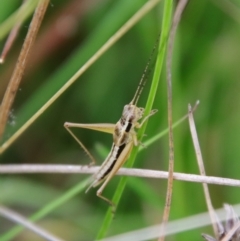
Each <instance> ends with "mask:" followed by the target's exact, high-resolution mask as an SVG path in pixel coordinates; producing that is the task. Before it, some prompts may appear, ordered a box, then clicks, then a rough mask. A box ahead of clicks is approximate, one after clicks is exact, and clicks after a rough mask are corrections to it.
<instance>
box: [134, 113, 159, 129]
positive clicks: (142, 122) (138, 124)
mask: <svg viewBox="0 0 240 241" xmlns="http://www.w3.org/2000/svg"><path fill="white" fill-rule="evenodd" d="M157 112H158V110H157V109H154V110H151V112H150V114H149V115H147V116H145V117H144V118H143V120H142V121H141V123H137V124H136V125H135V127H136V128H138V129H140V128H141V127H142V126H143V124H144V122H145V121H146V120H147V119H148V118H149V117H150V116H152V115H154V114H156V113H157Z"/></svg>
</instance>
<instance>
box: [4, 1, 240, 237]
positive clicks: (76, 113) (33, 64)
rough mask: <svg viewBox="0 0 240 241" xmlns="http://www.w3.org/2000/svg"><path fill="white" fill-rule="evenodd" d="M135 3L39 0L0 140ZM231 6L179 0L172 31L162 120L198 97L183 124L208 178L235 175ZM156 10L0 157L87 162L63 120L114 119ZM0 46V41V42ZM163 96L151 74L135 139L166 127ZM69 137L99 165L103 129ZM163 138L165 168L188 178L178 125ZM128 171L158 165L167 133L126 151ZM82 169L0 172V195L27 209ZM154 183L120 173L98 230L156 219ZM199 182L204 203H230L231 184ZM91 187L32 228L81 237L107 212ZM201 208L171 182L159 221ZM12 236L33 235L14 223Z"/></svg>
mask: <svg viewBox="0 0 240 241" xmlns="http://www.w3.org/2000/svg"><path fill="white" fill-rule="evenodd" d="M144 3H145V1H143V0H135V1H127V0H120V1H109V0H101V1H100V0H99V1H79V0H71V1H60V0H59V1H56V0H53V1H51V3H50V5H49V7H48V10H47V13H46V16H45V18H44V21H43V23H42V26H41V29H40V32H39V34H38V37H37V39H36V43H35V45H34V49H33V51H32V54H31V56H30V60H29V61H28V66H27V69H26V71H25V74H24V78H23V82H22V84H21V88H20V89H19V91H18V93H17V98H16V100H15V102H14V106H13V109H12V115H11V118H10V120H9V125H8V128H7V131H6V132H5V137H4V139H5V140H6V139H7V138H8V137H9V136H11V135H12V133H14V132H15V131H16V130H17V129H18V128H19V127H20V126H21V125H22V124H23V123H24V122H25V121H26V120H27V119H28V118H29V117H30V116H31V115H32V114H34V113H35V112H36V110H38V109H39V108H40V107H41V106H42V104H44V103H45V102H46V101H47V100H48V99H49V98H50V97H51V96H52V95H53V94H54V93H55V92H56V91H57V90H58V89H59V87H60V86H62V85H63V83H65V82H66V81H67V80H68V79H69V78H70V77H71V76H72V75H73V74H74V73H75V72H76V71H77V70H78V69H79V68H80V67H81V66H82V64H83V63H85V62H86V60H88V59H89V58H90V57H91V56H92V54H93V53H95V52H96V50H98V49H99V47H100V46H102V44H103V43H105V41H106V40H107V39H108V38H109V37H110V36H111V34H113V33H115V32H116V31H117V30H118V29H119V28H120V27H121V26H122V25H123V23H125V22H126V21H127V20H128V19H129V18H130V17H131V16H132V15H133V14H134V13H135V12H136V11H137V10H138V9H139V8H140V7H141V6H142V5H143V4H144ZM229 4H230V5H229ZM231 4H232V5H231ZM18 7H19V3H18V2H16V1H13V0H11V1H7V2H4V3H3V2H2V3H0V20H1V22H3V21H4V20H5V19H7V18H8V17H9V16H10V14H11V13H12V12H14V11H15V10H16V9H17V8H18ZM239 7H240V3H239V1H237V0H236V1H231V2H230V1H229V2H228V1H222V0H221V1H205V0H202V1H190V2H189V4H188V5H187V8H186V9H185V11H184V14H183V16H182V19H181V22H180V26H179V28H178V31H177V36H176V40H175V47H174V56H173V72H172V77H173V116H174V120H175V121H176V120H178V119H179V118H180V117H182V116H183V115H185V114H186V113H187V105H188V103H192V104H194V103H195V102H196V100H200V106H199V107H198V109H197V111H196V112H195V121H196V126H197V130H198V135H199V141H200V145H201V150H202V154H203V158H204V163H205V168H206V172H207V174H208V175H211V176H219V177H229V178H235V179H239V170H240V164H239V158H240V153H239V146H238V145H239V144H238V143H240V140H239V138H240V122H239V120H240V112H239V108H240V95H239V94H240V81H239V76H240V68H239V63H240V48H239V43H240V28H239V24H240V15H239V14H238V13H239V12H240V10H239ZM162 10H163V3H160V4H159V5H158V6H157V7H155V8H154V9H153V10H152V11H151V12H150V13H148V14H147V15H146V16H145V17H143V18H142V20H141V21H140V22H139V23H137V24H136V25H135V26H134V27H133V28H132V29H131V30H130V31H129V32H128V33H127V34H125V35H124V36H123V37H122V38H121V39H120V41H118V42H117V43H116V44H115V45H114V46H113V47H112V48H111V49H109V50H108V51H107V52H106V53H105V54H104V55H103V56H102V57H101V58H100V59H99V60H98V61H97V62H96V63H95V64H94V65H92V66H91V67H90V68H89V69H88V70H87V71H86V72H85V73H84V74H83V75H82V76H81V77H80V78H79V79H78V80H77V81H76V82H75V83H74V84H73V85H72V86H71V87H70V88H69V89H68V90H67V91H66V92H65V93H64V94H63V95H62V96H61V97H60V98H59V99H58V100H57V101H56V102H55V103H54V104H53V105H52V106H51V107H50V108H49V109H48V110H47V111H46V112H45V113H44V114H43V115H42V116H41V117H40V118H39V119H38V120H37V121H36V122H35V123H34V124H33V125H32V126H31V127H30V128H29V129H27V131H25V133H24V134H23V135H22V136H21V137H20V138H19V139H18V140H17V141H16V142H15V143H14V144H13V145H12V146H11V147H10V148H9V149H8V150H6V151H5V152H4V153H3V155H2V156H1V163H2V164H23V163H31V164H33V163H39V164H80V165H84V164H87V163H88V162H89V160H88V158H87V156H86V155H85V154H84V152H83V151H82V150H81V149H80V148H79V146H78V144H77V143H76V142H75V141H74V140H73V139H72V137H71V136H70V135H69V134H68V133H67V131H66V130H65V129H64V128H63V123H64V122H65V121H69V122H79V123H115V122H117V120H118V119H119V117H120V115H121V112H122V108H123V106H124V105H125V104H127V103H128V102H129V101H130V100H131V99H132V97H133V94H134V93H135V90H136V87H137V84H138V81H139V79H140V78H141V75H142V73H143V70H144V68H145V66H146V63H147V60H148V58H149V56H150V53H151V50H152V48H153V46H154V44H155V42H156V39H157V36H158V34H159V32H160V31H161V29H160V28H161V27H160V26H161V19H162ZM29 23H30V19H28V20H27V21H26V22H24V24H23V25H22V28H21V30H20V33H19V36H18V38H17V39H16V42H15V44H14V46H13V48H12V49H11V51H10V53H9V56H8V57H7V59H6V61H5V64H3V65H2V66H0V76H1V81H0V95H1V97H2V96H3V94H4V91H5V89H6V85H7V83H8V81H9V79H10V77H11V73H12V71H13V68H14V65H15V63H16V60H17V56H18V54H19V51H20V48H21V46H22V43H23V40H24V38H25V36H26V32H27V30H28V26H29ZM3 44H4V40H3V41H1V47H3ZM153 64H154V63H153ZM153 64H152V66H153ZM164 73H165V68H164ZM149 79H150V80H151V78H149ZM149 82H150V81H149ZM149 82H148V83H147V85H146V88H145V90H144V91H143V94H142V96H141V98H140V103H139V105H140V106H144V105H145V102H146V98H147V94H148V91H149V86H150V83H149ZM166 96H167V87H166V77H165V74H163V75H162V78H161V81H160V86H159V90H158V94H157V98H156V101H155V103H154V108H157V109H158V110H159V112H158V113H157V114H156V115H155V116H154V117H152V118H151V119H150V121H149V125H148V128H147V130H146V134H147V136H146V137H145V138H144V140H147V139H148V138H150V137H151V136H153V135H155V134H157V133H159V132H160V131H162V130H164V129H165V128H167V98H166ZM74 133H76V134H77V135H78V136H79V138H80V139H81V140H82V141H83V143H84V144H85V145H86V146H87V147H88V149H89V150H90V151H91V153H93V155H94V156H95V157H96V159H97V162H98V164H101V162H102V161H103V160H104V156H102V154H101V153H102V152H104V151H102V150H107V151H108V150H109V149H110V146H111V143H112V137H111V135H106V134H104V133H103V134H102V133H100V132H94V131H90V130H82V129H79V130H74ZM144 140H143V141H144ZM174 144H175V171H177V172H183V173H196V174H197V173H198V167H197V163H196V158H195V153H194V150H193V144H192V140H191V136H190V132H189V126H188V122H187V121H185V122H184V123H183V124H182V125H180V126H179V127H177V129H175V130H174ZM99 150H100V151H99ZM135 167H138V168H146V169H154V170H167V168H168V137H167V136H165V137H164V138H162V139H161V140H160V141H158V142H156V143H155V144H154V145H152V146H151V147H148V148H147V149H146V150H145V151H143V152H142V153H141V154H140V155H138V157H137V161H136V163H135ZM85 177H86V175H76V174H72V175H70V174H69V175H64V174H59V175H56V174H54V175H53V174H44V175H43V174H38V175H36V174H34V175H31V174H25V175H10V174H9V175H2V176H1V177H0V193H1V195H0V202H1V204H3V205H6V206H7V207H9V208H12V209H14V210H16V211H18V212H19V213H21V214H22V215H24V216H29V215H31V214H33V213H35V212H36V211H37V210H39V209H41V208H42V207H44V205H46V204H48V203H49V202H51V201H52V200H54V199H57V198H58V197H59V196H60V195H62V194H63V193H64V192H66V191H67V190H69V189H70V188H71V187H72V186H74V185H76V184H77V183H79V182H80V181H81V180H83V179H84V178H85ZM118 181H119V177H114V179H113V180H112V181H111V182H110V183H109V185H108V186H107V188H106V189H105V190H104V194H105V196H107V197H111V196H112V194H113V193H114V191H115V188H116V186H117V183H118ZM166 185H167V182H166V180H155V179H141V178H129V179H128V185H127V188H126V190H125V191H124V194H123V196H122V200H121V202H120V205H119V207H118V210H117V212H116V216H115V219H114V221H113V223H112V225H111V228H110V230H109V233H108V235H114V234H119V233H122V232H127V231H131V230H134V229H137V228H143V227H146V226H150V225H155V224H157V223H159V222H160V221H161V219H162V211H163V208H164V202H165V195H166ZM209 188H210V194H211V198H212V202H213V205H214V207H215V208H220V207H222V204H223V203H230V204H237V203H239V200H240V198H239V197H240V196H239V189H237V188H234V187H227V186H216V185H210V186H209ZM95 192H96V190H93V189H92V190H91V191H89V193H87V194H84V192H82V193H79V194H78V195H77V196H75V198H74V199H71V200H70V201H68V202H66V203H65V204H64V205H62V206H61V207H59V208H58V209H56V210H54V211H52V212H51V213H50V214H49V215H47V217H45V218H44V219H42V220H40V222H39V224H41V225H42V226H43V227H47V229H48V230H50V231H52V232H53V233H55V234H56V235H58V236H59V237H62V238H63V239H65V240H93V239H94V238H95V236H96V234H97V232H98V230H99V228H100V227H101V223H102V221H103V218H104V215H105V212H106V210H107V205H106V203H104V202H103V201H102V200H100V199H99V198H97V197H96V195H95ZM205 211H207V208H206V204H205V198H204V195H203V191H202V186H201V185H200V184H196V183H186V182H179V181H176V182H174V190H173V201H172V209H171V215H170V219H171V220H174V219H178V218H183V217H187V216H190V215H193V214H197V213H201V212H205ZM12 226H13V224H12V223H11V222H9V221H7V220H6V219H3V218H0V234H3V233H5V232H6V231H8V230H9V229H10V228H11V227H12ZM201 232H208V233H209V234H211V233H212V230H211V228H209V227H208V228H201V229H199V230H193V231H190V232H184V233H181V234H176V235H174V236H170V237H168V238H167V240H202V239H201V237H200V233H201ZM15 240H42V239H40V238H38V237H36V236H32V234H31V233H30V232H27V231H25V232H23V233H22V234H21V235H20V236H18V237H17V238H16V239H15Z"/></svg>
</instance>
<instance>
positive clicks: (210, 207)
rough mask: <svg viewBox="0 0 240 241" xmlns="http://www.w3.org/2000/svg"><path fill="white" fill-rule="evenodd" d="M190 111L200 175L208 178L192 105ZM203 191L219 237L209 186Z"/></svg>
mask: <svg viewBox="0 0 240 241" xmlns="http://www.w3.org/2000/svg"><path fill="white" fill-rule="evenodd" d="M188 111H189V127H190V131H191V135H192V140H193V145H194V149H195V153H196V158H197V162H198V167H199V171H200V174H201V175H202V176H206V172H205V168H204V163H203V158H202V152H201V148H200V144H199V141H198V136H197V131H196V126H195V122H194V118H193V113H192V107H191V105H190V104H189V105H188ZM203 190H204V195H205V198H206V203H207V207H208V211H209V215H210V218H211V221H212V225H213V229H214V233H215V236H216V237H217V234H218V228H217V225H216V216H215V212H214V209H213V206H212V202H211V197H210V194H209V189H208V186H207V184H206V183H203Z"/></svg>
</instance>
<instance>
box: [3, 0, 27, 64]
mask: <svg viewBox="0 0 240 241" xmlns="http://www.w3.org/2000/svg"><path fill="white" fill-rule="evenodd" d="M25 2H26V0H23V2H22V5H23V4H24V3H25ZM21 25H22V20H21V19H20V20H19V22H17V23H16V25H15V26H14V27H13V29H12V30H11V32H10V34H9V35H8V38H7V40H6V43H5V45H4V47H3V51H2V54H1V56H0V64H2V63H3V62H4V61H5V58H6V56H7V54H8V52H9V50H10V49H11V47H12V45H13V43H14V41H15V39H16V37H17V35H18V32H19V29H20V27H21Z"/></svg>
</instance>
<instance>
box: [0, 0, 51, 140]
mask: <svg viewBox="0 0 240 241" xmlns="http://www.w3.org/2000/svg"><path fill="white" fill-rule="evenodd" d="M48 3H49V0H43V1H39V4H38V6H37V8H36V10H35V13H34V16H33V19H32V22H31V25H30V28H29V31H28V34H27V36H26V38H25V40H24V43H23V46H22V49H21V52H20V55H19V58H18V60H17V64H16V67H15V69H14V72H13V75H12V77H11V80H10V82H9V84H8V87H7V90H6V92H5V95H4V97H3V101H2V103H1V108H0V139H1V138H2V135H3V132H4V129H5V126H6V123H7V120H8V116H9V112H10V109H11V107H12V104H13V101H14V99H15V96H16V93H17V91H18V89H19V85H20V82H21V80H22V76H23V73H24V70H25V67H26V65H27V59H28V56H29V53H30V51H31V48H32V46H33V43H34V40H35V38H36V35H37V33H38V30H39V28H40V25H41V23H42V19H43V17H44V14H45V12H46V9H47V6H48Z"/></svg>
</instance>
